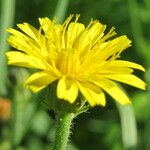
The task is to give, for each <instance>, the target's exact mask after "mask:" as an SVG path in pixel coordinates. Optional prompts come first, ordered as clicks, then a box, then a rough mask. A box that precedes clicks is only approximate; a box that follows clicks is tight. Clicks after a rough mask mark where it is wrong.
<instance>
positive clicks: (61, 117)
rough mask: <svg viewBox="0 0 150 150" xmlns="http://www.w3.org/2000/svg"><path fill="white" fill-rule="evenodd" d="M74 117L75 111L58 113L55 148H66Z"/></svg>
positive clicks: (56, 149) (61, 149)
mask: <svg viewBox="0 0 150 150" xmlns="http://www.w3.org/2000/svg"><path fill="white" fill-rule="evenodd" d="M74 117H75V115H74V113H64V114H62V113H60V114H58V118H57V126H56V134H55V142H54V147H53V150H66V148H67V143H68V139H69V135H70V128H71V123H72V120H73V118H74Z"/></svg>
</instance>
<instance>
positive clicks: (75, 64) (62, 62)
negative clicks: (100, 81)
mask: <svg viewBox="0 0 150 150" xmlns="http://www.w3.org/2000/svg"><path fill="white" fill-rule="evenodd" d="M56 67H57V69H58V70H59V71H60V72H61V73H62V74H64V75H65V76H66V77H68V78H75V77H76V75H77V74H78V71H79V67H80V61H79V54H78V53H77V52H76V51H75V50H64V51H61V53H60V54H59V55H58V59H57V61H56Z"/></svg>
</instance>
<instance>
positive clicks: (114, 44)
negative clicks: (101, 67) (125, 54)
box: [97, 35, 131, 61]
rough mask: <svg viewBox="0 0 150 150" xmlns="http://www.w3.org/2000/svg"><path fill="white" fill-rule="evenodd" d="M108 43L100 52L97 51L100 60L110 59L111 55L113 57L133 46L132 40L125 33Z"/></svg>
mask: <svg viewBox="0 0 150 150" xmlns="http://www.w3.org/2000/svg"><path fill="white" fill-rule="evenodd" d="M107 43H108V44H106V46H105V48H104V49H102V50H100V51H99V54H98V53H97V55H98V56H99V60H100V61H104V60H107V59H110V57H111V56H112V58H113V57H114V56H115V55H116V54H117V53H119V54H120V53H121V52H122V51H123V50H125V49H126V48H128V47H129V46H131V41H130V40H129V39H128V38H127V36H125V35H123V36H120V37H118V38H115V39H113V40H111V41H108V42H107ZM114 59H116V57H114Z"/></svg>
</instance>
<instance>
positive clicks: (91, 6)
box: [0, 0, 150, 150]
mask: <svg viewBox="0 0 150 150" xmlns="http://www.w3.org/2000/svg"><path fill="white" fill-rule="evenodd" d="M3 1H5V0H2V1H0V6H2V2H3ZM65 1H66V5H65V6H64V5H62V7H60V6H58V3H57V2H58V1H55V0H43V1H42V0H16V9H15V10H16V11H15V18H14V26H15V24H17V23H20V22H29V23H31V24H33V25H34V26H37V27H38V21H37V18H38V17H43V16H48V17H51V18H52V17H53V15H54V14H55V15H57V16H59V17H60V18H61V19H62V20H63V16H64V15H65V13H66V15H65V16H67V15H69V14H70V13H71V14H72V13H75V14H76V13H79V14H81V18H80V21H82V22H84V23H88V22H89V20H90V19H91V18H94V19H99V20H100V22H102V23H105V24H108V25H109V26H108V28H110V27H111V26H115V27H116V30H117V32H118V33H119V35H121V34H127V35H128V36H129V38H130V39H131V40H132V41H133V46H132V47H131V48H129V50H128V51H126V54H124V55H123V56H122V58H126V59H130V60H132V61H133V62H137V63H140V64H142V65H143V66H144V67H145V68H146V73H145V76H144V77H143V76H142V75H141V74H139V76H140V75H141V78H144V79H145V81H146V82H147V90H146V91H142V92H141V91H139V90H137V89H135V88H129V87H128V86H124V87H125V89H126V91H127V93H128V95H129V96H130V97H131V100H132V101H133V110H134V112H135V116H136V122H137V129H138V133H137V135H138V139H137V141H138V144H137V145H135V147H134V148H133V147H132V149H136V150H149V149H150V143H149V141H150V134H149V133H150V110H149V108H150V101H149V98H150V91H149V85H150V78H149V77H150V53H149V51H150V28H149V25H150V1H149V0H128V1H124V0H74V1H73V0H70V1H69V0H68V1H67V0H65ZM13 4H15V3H13ZM67 4H68V8H67ZM11 6H12V5H11ZM9 7H10V6H9ZM56 8H57V10H56ZM61 8H62V9H63V8H65V10H61V12H59V9H61ZM7 9H9V8H7ZM2 10H5V9H4V8H2V7H1V8H0V11H1V12H2ZM13 13H14V12H13V11H12V15H13ZM59 13H61V14H59ZM4 15H6V14H2V13H1V17H0V19H1V22H0V27H1V34H0V40H4V39H2V38H3V37H4V36H6V35H5V32H4V31H2V28H4V27H3V24H4V25H5V24H6V21H7V20H5V21H3V20H4V19H5V18H3V17H4ZM61 15H62V16H61ZM11 19H13V17H11ZM61 19H60V20H59V21H62V20H61ZM6 26H7V27H8V26H12V25H11V23H9V24H7V25H6ZM0 46H1V47H0V55H1V56H0V58H2V59H1V60H0V66H2V67H1V68H0V83H1V84H3V86H4V88H7V92H5V91H4V92H1V91H3V90H2V87H0V94H1V95H0V96H5V97H8V98H10V99H11V101H12V114H11V115H12V117H11V119H9V120H5V121H4V120H0V150H11V149H14V150H49V149H52V144H53V141H54V134H55V124H54V122H55V119H54V118H55V114H53V112H52V111H50V112H49V111H48V106H47V104H45V103H42V101H43V100H44V99H45V97H46V94H45V93H40V94H34V96H32V95H33V94H32V93H31V92H30V91H29V90H27V89H25V88H24V87H23V81H24V80H25V79H26V78H27V76H28V75H29V72H28V71H27V70H25V69H19V70H18V69H14V68H13V69H12V68H10V69H9V71H8V72H7V68H6V66H5V60H4V51H6V50H8V45H6V42H5V43H2V44H1V45H0ZM137 73H138V72H137ZM4 75H5V77H6V76H7V77H8V78H9V80H7V82H6V81H4V78H5V77H4ZM1 84H0V85H1ZM3 93H4V94H3ZM109 99H110V97H108V98H107V100H108V101H107V106H106V107H105V108H102V107H96V108H92V109H90V110H89V112H88V113H86V114H82V115H80V116H78V118H77V119H75V121H74V124H73V126H72V129H73V134H71V139H72V140H70V145H69V148H68V149H69V150H99V149H102V150H124V149H127V148H126V146H125V145H124V143H123V142H122V128H121V121H120V118H119V113H118V110H117V107H116V105H115V104H113V103H112V102H111V101H109ZM45 106H46V107H45ZM129 111H132V110H129ZM127 115H128V109H127ZM126 117H128V116H126ZM129 118H130V117H129ZM126 119H127V120H126V121H127V122H128V121H129V120H128V118H126ZM126 131H128V132H129V130H126ZM130 134H131V133H128V135H129V138H131V136H130ZM135 136H136V135H135ZM134 138H136V137H133V139H134ZM133 139H131V141H132V140H133ZM129 140H130V139H129ZM128 149H130V148H128Z"/></svg>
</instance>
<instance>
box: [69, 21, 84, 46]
mask: <svg viewBox="0 0 150 150" xmlns="http://www.w3.org/2000/svg"><path fill="white" fill-rule="evenodd" d="M84 29H85V26H84V25H83V24H81V23H73V22H72V23H70V24H69V26H68V30H67V48H72V45H73V43H74V41H75V40H76V38H77V37H78V36H79V34H80V33H81V32H82V31H83V30H84Z"/></svg>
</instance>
